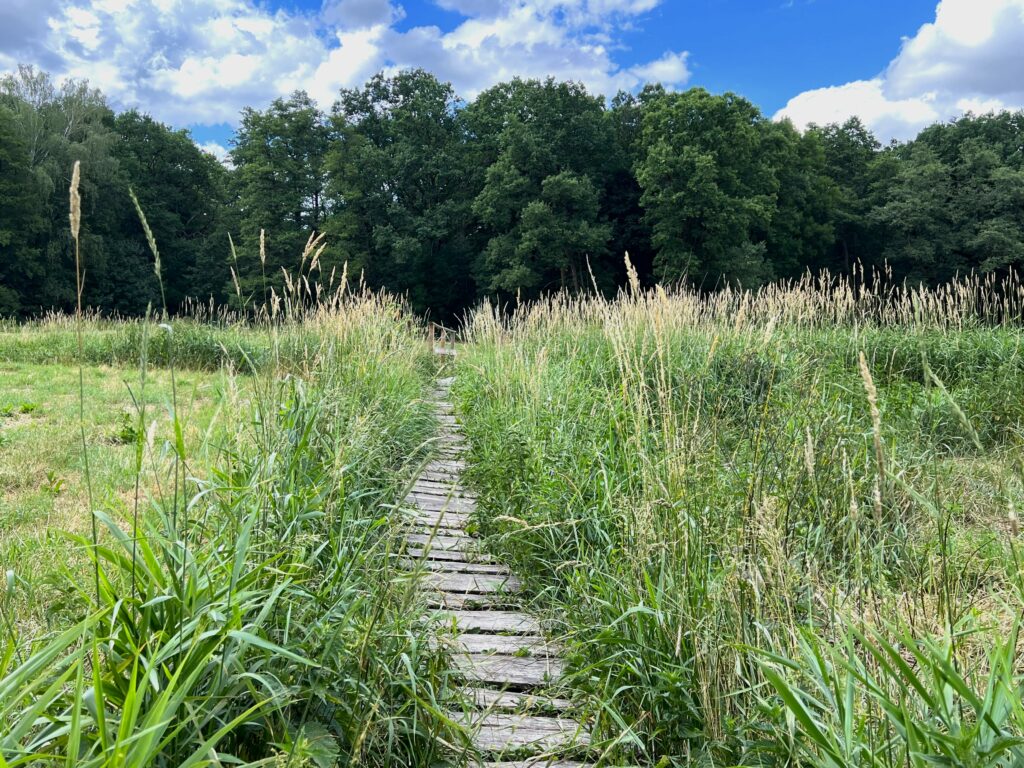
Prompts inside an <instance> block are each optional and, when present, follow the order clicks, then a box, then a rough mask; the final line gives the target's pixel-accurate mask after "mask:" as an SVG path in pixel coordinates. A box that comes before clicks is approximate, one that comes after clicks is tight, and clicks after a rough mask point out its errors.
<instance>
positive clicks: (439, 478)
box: [420, 469, 459, 483]
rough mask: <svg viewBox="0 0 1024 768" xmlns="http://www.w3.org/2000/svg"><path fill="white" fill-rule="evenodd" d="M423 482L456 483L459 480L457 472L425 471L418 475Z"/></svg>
mask: <svg viewBox="0 0 1024 768" xmlns="http://www.w3.org/2000/svg"><path fill="white" fill-rule="evenodd" d="M420 478H421V479H423V480H431V481H433V482H436V483H448V482H457V481H458V479H459V476H458V473H457V470H431V469H425V470H423V471H422V472H421V473H420Z"/></svg>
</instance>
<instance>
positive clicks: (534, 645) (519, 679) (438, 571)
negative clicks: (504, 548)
mask: <svg viewBox="0 0 1024 768" xmlns="http://www.w3.org/2000/svg"><path fill="white" fill-rule="evenodd" d="M451 384H452V379H451V378H448V379H439V380H438V383H437V389H436V390H435V392H434V394H433V401H432V402H433V405H434V407H435V408H436V409H437V418H438V421H439V423H440V425H441V431H440V434H439V435H438V450H437V453H436V457H435V459H434V460H433V461H432V462H431V463H430V464H428V465H427V466H426V467H425V468H424V471H423V472H422V473H421V474H420V476H419V479H418V480H417V481H416V483H415V485H414V486H413V487H412V489H411V491H410V493H409V495H408V496H407V497H406V499H405V502H404V504H403V510H404V512H405V513H406V515H407V516H408V521H409V526H410V527H409V532H408V533H407V534H406V544H407V546H406V550H405V558H406V559H405V560H404V566H405V567H406V568H407V569H408V570H410V571H414V572H415V573H416V574H418V578H419V583H420V586H421V588H422V589H423V590H425V591H426V593H427V601H428V604H429V605H430V606H431V608H432V609H433V612H434V614H435V615H436V618H437V633H436V637H437V642H439V643H445V644H447V645H448V647H449V648H450V650H451V653H452V660H453V663H454V665H455V668H456V670H457V671H458V672H459V673H460V675H461V677H462V679H463V681H464V689H463V693H464V696H465V699H466V706H465V707H464V709H463V710H458V711H453V712H452V713H451V716H452V718H453V719H454V720H456V721H459V722H462V723H463V724H465V726H466V727H467V729H468V731H469V733H470V734H471V737H472V742H473V746H474V747H475V751H476V753H477V755H478V756H479V759H480V760H482V761H483V762H481V763H477V764H479V765H483V766H487V767H489V768H525V767H526V766H537V768H540V767H541V766H549V767H550V768H583V767H584V766H585V765H587V764H585V763H580V762H574V761H572V760H565V759H561V758H562V757H563V756H566V755H569V756H572V755H577V756H578V755H580V754H581V753H585V752H586V747H587V744H588V741H589V738H588V734H587V730H586V728H585V727H584V726H582V725H581V724H580V723H579V722H578V721H577V720H576V719H574V718H573V717H571V716H570V714H569V713H568V712H567V710H569V707H570V703H569V702H568V701H565V700H563V699H558V698H551V697H548V696H545V695H544V694H543V690H544V689H545V688H546V687H548V686H549V685H550V683H551V682H552V681H553V680H555V679H556V678H557V677H558V676H559V675H560V674H561V672H562V661H561V659H559V657H558V652H559V648H558V645H557V644H556V643H554V642H551V641H549V640H547V639H546V638H545V637H544V634H543V631H542V629H541V626H540V624H539V623H538V621H537V619H536V618H534V617H533V616H531V615H529V614H527V613H522V612H520V611H518V610H516V607H517V606H516V592H517V591H518V589H519V583H518V581H517V580H516V578H515V576H513V575H512V574H511V572H510V571H509V570H508V568H506V567H505V566H504V565H502V564H501V563H498V562H496V561H495V560H494V558H492V557H490V556H489V555H487V554H486V553H484V552H483V551H482V550H481V548H480V541H479V539H477V538H476V537H475V536H473V535H472V534H470V533H468V532H467V523H468V522H469V520H470V515H471V514H472V513H473V511H474V510H475V503H476V502H475V500H474V498H473V495H472V494H471V493H469V492H467V491H466V489H465V488H463V487H462V484H461V482H460V477H461V474H462V470H463V468H464V466H465V465H464V463H463V460H462V453H463V451H464V450H465V444H464V442H463V437H462V433H461V430H460V427H459V425H458V422H457V420H456V418H455V415H454V411H453V409H452V405H451V401H450V397H449V389H450V387H451ZM474 759H476V757H474Z"/></svg>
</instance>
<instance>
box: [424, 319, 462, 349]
mask: <svg viewBox="0 0 1024 768" xmlns="http://www.w3.org/2000/svg"><path fill="white" fill-rule="evenodd" d="M427 330H428V334H429V335H428V343H429V344H430V348H431V350H433V351H434V353H435V354H438V355H454V354H455V336H456V333H455V331H453V330H452V329H451V328H445V327H444V326H443V325H441V324H440V323H435V322H431V323H429V324H428V326H427Z"/></svg>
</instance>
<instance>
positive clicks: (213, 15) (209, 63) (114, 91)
mask: <svg viewBox="0 0 1024 768" xmlns="http://www.w3.org/2000/svg"><path fill="white" fill-rule="evenodd" d="M435 1H436V2H437V3H438V4H439V5H440V6H442V7H444V8H446V9H448V10H451V11H454V12H456V13H457V14H460V15H461V16H462V18H461V20H459V22H458V23H457V24H456V25H455V26H454V27H453V28H451V29H448V30H442V29H440V28H438V27H435V26H419V27H412V28H406V29H401V28H399V26H398V22H400V21H401V20H402V19H403V18H404V15H405V13H404V11H403V9H402V8H401V7H400V6H399V5H397V4H396V3H393V2H391V0H325V2H324V4H323V7H322V8H321V9H320V11H319V12H318V13H315V14H302V13H298V12H287V11H283V10H277V11H274V10H271V9H269V8H268V7H267V5H266V4H265V3H263V2H260V1H259V0H63V1H62V0H3V2H2V3H0V5H2V7H0V51H3V52H4V53H0V69H10V68H12V67H13V66H14V64H15V62H18V61H21V62H26V63H35V64H38V65H39V66H41V67H43V68H45V69H48V70H50V71H51V72H53V73H54V74H55V75H57V76H58V77H59V76H72V77H79V78H88V79H89V80H90V82H91V83H92V84H93V85H95V86H97V87H99V88H101V89H102V90H103V91H104V92H105V93H106V94H107V95H108V97H110V99H111V101H112V102H113V103H114V104H116V105H117V106H121V107H127V106H137V107H139V108H141V109H143V110H146V111H148V112H150V113H152V114H153V115H154V116H155V117H157V118H158V119H160V120H164V121H166V122H169V123H172V124H174V125H188V124H218V123H225V122H226V123H234V122H235V121H237V118H238V113H239V111H240V109H241V108H242V107H243V106H246V105H252V106H257V107H259V106H263V105H265V104H267V103H268V102H269V101H270V100H271V99H273V98H274V97H276V96H280V95H284V94H287V93H289V92H291V91H293V90H295V89H297V88H302V89H305V90H307V91H309V92H310V94H311V95H312V96H313V97H314V98H316V99H317V100H318V101H320V103H321V104H322V105H324V106H329V105H330V103H331V102H332V101H333V99H334V97H335V95H336V94H337V91H338V89H339V88H341V87H353V86H357V85H360V84H362V83H363V82H365V80H366V79H367V78H368V77H369V76H370V75H372V74H373V73H375V72H377V71H380V70H385V71H396V70H398V69H401V68H404V67H423V68H425V69H428V70H431V71H433V72H436V73H437V74H438V75H439V76H440V77H442V78H444V79H447V80H450V81H451V82H452V83H453V84H454V86H455V88H456V90H457V91H458V92H459V93H460V94H462V95H464V96H467V97H472V96H474V95H475V94H476V93H478V92H479V91H480V90H482V89H484V88H486V87H488V86H490V85H492V84H494V83H495V82H499V81H501V80H504V79H508V78H511V77H513V76H515V75H520V76H524V77H546V76H548V75H552V76H554V77H558V78H568V79H574V80H579V81H582V82H583V83H585V84H586V85H587V86H588V87H590V88H592V89H593V90H594V91H596V92H600V93H605V94H608V95H611V94H612V93H614V92H615V91H616V90H618V89H620V88H624V89H634V88H636V87H638V86H640V85H642V84H643V83H644V82H645V81H648V80H660V81H663V82H665V84H666V85H667V86H669V87H674V86H679V85H682V84H683V83H685V82H686V81H687V79H688V78H689V70H688V68H687V61H686V53H685V52H674V51H670V52H667V53H665V55H664V56H662V57H661V58H659V59H656V60H654V61H651V62H647V63H642V64H639V65H635V66H630V67H623V66H620V65H618V64H617V63H616V61H615V57H614V56H613V52H615V51H617V50H619V47H620V45H619V42H618V40H619V35H620V33H621V31H622V30H624V29H626V28H628V27H629V26H630V25H632V24H635V23H636V22H637V20H638V19H640V18H641V17H642V15H643V14H644V13H646V12H648V11H650V10H651V9H652V8H654V7H655V6H656V5H657V4H658V3H659V2H660V0H512V1H511V2H509V1H507V0H435ZM12 8H13V10H12Z"/></svg>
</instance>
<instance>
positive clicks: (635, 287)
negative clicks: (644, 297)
mask: <svg viewBox="0 0 1024 768" xmlns="http://www.w3.org/2000/svg"><path fill="white" fill-rule="evenodd" d="M623 261H625V263H626V276H627V277H628V278H629V290H630V293H632V294H633V295H634V296H639V295H640V275H639V274H638V273H637V271H636V267H634V266H633V261H632V260H631V259H630V258H629V251H626V255H625V257H624V259H623Z"/></svg>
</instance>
